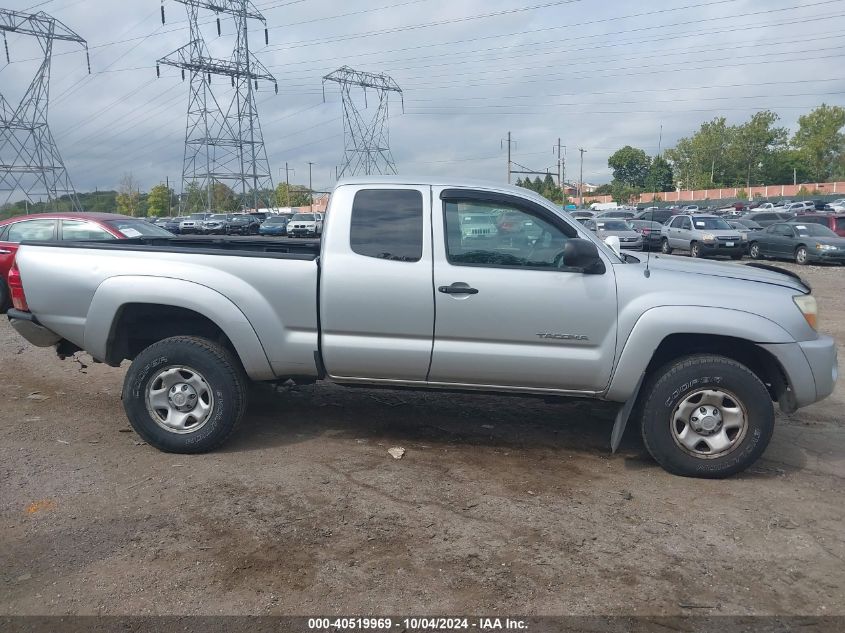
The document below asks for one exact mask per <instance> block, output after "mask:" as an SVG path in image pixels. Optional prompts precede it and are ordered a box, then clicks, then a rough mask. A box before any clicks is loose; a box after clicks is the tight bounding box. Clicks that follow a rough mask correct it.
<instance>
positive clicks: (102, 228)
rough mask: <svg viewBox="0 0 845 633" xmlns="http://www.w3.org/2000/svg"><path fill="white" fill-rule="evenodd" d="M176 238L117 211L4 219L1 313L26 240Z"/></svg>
mask: <svg viewBox="0 0 845 633" xmlns="http://www.w3.org/2000/svg"><path fill="white" fill-rule="evenodd" d="M141 236H148V237H173V234H172V233H169V232H168V231H165V230H164V229H163V228H161V227H158V226H155V225H154V224H151V223H149V222H147V221H146V220H143V219H141V218H132V217H129V216H127V215H118V214H116V213H38V214H34V215H21V216H18V217H14V218H9V219H8V220H3V221H0V313H2V312H5V311H6V308H8V307H9V305H10V300H9V287H8V286H7V285H6V277H7V276H8V275H9V269H10V268H11V267H12V262H13V261H14V260H15V253H16V252H17V250H18V244H19V243H20V242H22V241H24V240H28V241H49V240H125V239H127V238H130V237H141Z"/></svg>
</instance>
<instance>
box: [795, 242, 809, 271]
mask: <svg viewBox="0 0 845 633" xmlns="http://www.w3.org/2000/svg"><path fill="white" fill-rule="evenodd" d="M795 263H796V264H798V265H799V266H806V265H807V264H809V263H810V260H809V257H808V254H807V247H806V246H804V245H801V246H799V247H798V248H796V249H795Z"/></svg>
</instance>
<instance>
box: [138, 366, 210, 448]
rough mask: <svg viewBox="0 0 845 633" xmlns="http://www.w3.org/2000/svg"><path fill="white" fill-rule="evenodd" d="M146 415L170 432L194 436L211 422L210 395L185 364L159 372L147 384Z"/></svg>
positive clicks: (198, 374) (205, 381)
mask: <svg viewBox="0 0 845 633" xmlns="http://www.w3.org/2000/svg"><path fill="white" fill-rule="evenodd" d="M146 404H147V412H148V413H149V414H150V417H151V418H152V419H153V421H154V422H155V423H156V424H158V426H160V427H161V428H163V429H164V430H165V431H168V432H170V433H178V434H184V433H194V432H196V431H198V430H199V429H201V428H202V427H203V426H205V424H206V423H207V422H208V421H209V419H211V412H212V411H213V409H214V393H213V391H212V389H211V386H210V385H209V383H208V381H207V380H206V379H205V377H204V376H203V375H202V374H201V373H199V372H198V371H197V370H195V369H193V368H191V367H187V366H185V365H172V366H170V367H165V368H164V369H161V370H159V372H158V373H157V374H156V375H155V376H153V378H152V379H151V380H150V381H149V382H148V383H147V393H146Z"/></svg>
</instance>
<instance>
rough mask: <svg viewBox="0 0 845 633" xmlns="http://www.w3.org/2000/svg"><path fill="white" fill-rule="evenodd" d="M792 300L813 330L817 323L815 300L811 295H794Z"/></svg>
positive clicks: (817, 306)
mask: <svg viewBox="0 0 845 633" xmlns="http://www.w3.org/2000/svg"><path fill="white" fill-rule="evenodd" d="M792 300H793V301H794V302H795V305H796V306H798V309H799V310H801V314H803V315H804V318H805V319H806V320H807V323H808V324H809V325H810V327H811V328H813V329H814V330H815V329H816V327H817V326H818V323H819V305H818V303H816V298H815V297H814V296H813V295H795V296H794V297H792Z"/></svg>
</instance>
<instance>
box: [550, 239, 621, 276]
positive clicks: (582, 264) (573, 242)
mask: <svg viewBox="0 0 845 633" xmlns="http://www.w3.org/2000/svg"><path fill="white" fill-rule="evenodd" d="M617 239H618V238H617ZM562 262H563V265H564V266H566V267H567V268H575V269H580V270H581V272H583V273H584V274H587V275H603V274H604V273H605V271H606V269H605V266H604V261H602V258H601V257H600V256H599V249H598V248H597V247H596V245H595V244H594V243H593V242H591V241H590V240H584V239H581V238H572V239H569V240H566V243H565V244H564V246H563V259H562Z"/></svg>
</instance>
